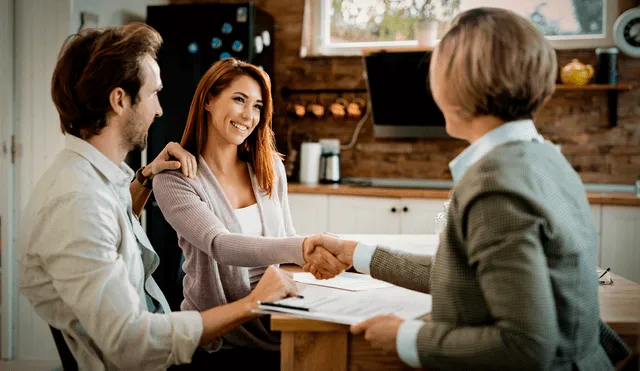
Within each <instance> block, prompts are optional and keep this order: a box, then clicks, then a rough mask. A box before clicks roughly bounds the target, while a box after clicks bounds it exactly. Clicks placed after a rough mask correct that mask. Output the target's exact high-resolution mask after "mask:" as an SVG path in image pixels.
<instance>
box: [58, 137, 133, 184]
mask: <svg viewBox="0 0 640 371" xmlns="http://www.w3.org/2000/svg"><path fill="white" fill-rule="evenodd" d="M65 148H66V149H67V150H68V151H71V152H75V153H77V154H78V155H80V156H82V157H84V158H85V159H86V160H87V161H89V163H91V165H93V166H94V167H95V168H96V170H98V171H99V172H100V173H102V175H104V176H105V177H106V178H107V179H108V180H109V182H111V183H113V184H115V185H116V186H118V187H127V188H128V187H129V183H131V180H132V179H133V177H134V176H135V173H134V172H133V170H131V168H130V167H129V165H127V164H126V163H124V162H122V163H120V166H116V164H114V163H113V162H112V161H111V160H109V159H108V158H107V156H105V155H104V154H103V153H102V152H100V151H98V149H97V148H96V147H94V146H92V145H91V144H90V143H89V142H87V141H86V140H83V139H80V138H78V137H76V136H74V135H71V134H65Z"/></svg>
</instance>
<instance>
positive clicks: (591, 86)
mask: <svg viewBox="0 0 640 371" xmlns="http://www.w3.org/2000/svg"><path fill="white" fill-rule="evenodd" d="M631 89H633V86H632V85H631V84H618V85H606V84H587V85H582V86H577V85H568V84H556V90H574V91H579V90H591V91H628V90H631Z"/></svg>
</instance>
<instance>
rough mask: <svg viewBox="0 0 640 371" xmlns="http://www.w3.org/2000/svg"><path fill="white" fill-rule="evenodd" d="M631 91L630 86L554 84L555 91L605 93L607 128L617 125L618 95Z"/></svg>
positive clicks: (631, 87)
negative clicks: (607, 114) (607, 111)
mask: <svg viewBox="0 0 640 371" xmlns="http://www.w3.org/2000/svg"><path fill="white" fill-rule="evenodd" d="M631 89H633V86H632V85H631V84H617V85H607V84H587V85H582V86H576V85H568V84H556V91H603V92H606V93H607V105H608V106H609V126H610V127H614V126H616V124H617V123H618V94H619V93H620V92H625V91H629V90H631Z"/></svg>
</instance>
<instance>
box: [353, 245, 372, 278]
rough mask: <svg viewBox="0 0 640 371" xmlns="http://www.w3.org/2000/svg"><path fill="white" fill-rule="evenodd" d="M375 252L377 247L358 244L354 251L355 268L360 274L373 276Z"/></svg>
mask: <svg viewBox="0 0 640 371" xmlns="http://www.w3.org/2000/svg"><path fill="white" fill-rule="evenodd" d="M375 251H376V247H375V246H369V245H365V244H363V243H360V242H358V244H357V245H356V249H355V250H354V251H353V267H354V268H355V269H356V270H357V271H358V272H360V273H364V274H371V259H372V258H373V253H374V252H375Z"/></svg>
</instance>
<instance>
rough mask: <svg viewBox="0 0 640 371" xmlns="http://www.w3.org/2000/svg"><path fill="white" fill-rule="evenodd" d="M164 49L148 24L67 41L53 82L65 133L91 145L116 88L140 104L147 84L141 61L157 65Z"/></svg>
mask: <svg viewBox="0 0 640 371" xmlns="http://www.w3.org/2000/svg"><path fill="white" fill-rule="evenodd" d="M161 44H162V37H161V36H160V34H159V33H158V32H157V31H155V30H154V29H153V28H151V27H149V26H147V25H145V24H142V23H132V24H129V25H126V26H120V27H107V28H103V29H87V30H83V31H81V32H79V33H77V34H75V35H71V36H70V37H69V38H67V40H66V41H65V43H64V45H63V46H62V49H61V51H60V55H59V57H58V63H57V64H56V68H55V70H54V71H53V79H52V81H51V96H52V98H53V103H54V104H55V105H56V109H57V110H58V114H59V115H60V127H61V129H62V132H63V133H69V134H72V135H75V136H77V137H79V138H82V139H85V140H86V139H89V138H91V137H92V136H94V135H98V134H100V132H101V131H102V129H103V128H104V127H105V126H106V124H107V122H106V119H107V113H108V112H109V111H110V110H111V105H110V102H109V95H110V94H111V92H112V91H113V89H115V88H118V87H120V88H122V89H123V90H124V91H125V93H126V94H127V95H128V96H129V97H130V99H131V103H132V104H135V103H136V102H137V101H138V92H139V90H140V87H141V86H142V84H143V78H144V76H143V70H142V67H141V60H142V59H143V58H144V57H145V56H146V55H149V56H151V57H152V58H154V59H155V58H156V56H157V53H158V49H159V48H160V45H161Z"/></svg>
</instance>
